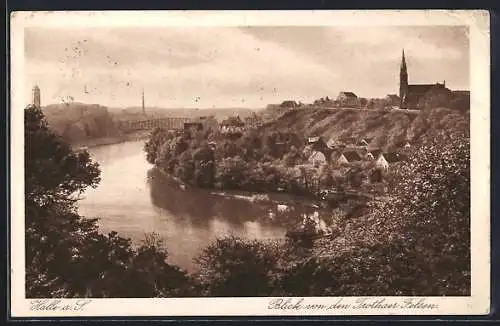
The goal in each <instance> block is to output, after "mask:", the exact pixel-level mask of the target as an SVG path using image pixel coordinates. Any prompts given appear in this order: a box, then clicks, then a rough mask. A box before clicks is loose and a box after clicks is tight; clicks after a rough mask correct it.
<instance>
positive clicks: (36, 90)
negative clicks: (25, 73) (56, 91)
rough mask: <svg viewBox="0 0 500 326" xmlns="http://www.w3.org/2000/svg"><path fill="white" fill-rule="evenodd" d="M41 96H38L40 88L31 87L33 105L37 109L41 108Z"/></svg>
mask: <svg viewBox="0 0 500 326" xmlns="http://www.w3.org/2000/svg"><path fill="white" fill-rule="evenodd" d="M40 98H41V96H40V88H39V87H38V85H35V86H34V87H33V103H32V104H33V105H34V106H35V107H37V108H41V105H40V104H41V99H40Z"/></svg>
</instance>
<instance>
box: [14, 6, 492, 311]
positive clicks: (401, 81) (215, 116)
mask: <svg viewBox="0 0 500 326" xmlns="http://www.w3.org/2000/svg"><path fill="white" fill-rule="evenodd" d="M10 36H11V43H10V45H11V57H10V63H11V70H10V73H11V80H12V83H11V93H10V94H11V97H10V99H11V102H10V103H11V105H10V130H11V133H10V145H11V147H10V148H11V152H10V153H11V157H10V159H11V160H10V171H11V174H10V177H11V186H10V206H11V210H10V219H9V226H10V232H11V233H10V236H11V242H10V267H11V269H10V270H11V274H10V307H11V316H12V317H68V316H70V317H71V316H74V317H84V316H162V317H174V316H307V315H460V314H463V315H465V314H474V315H485V314H488V313H489V309H490V248H489V247H490V203H489V198H490V190H489V189H490V186H489V185H490V178H489V176H490V173H489V172H490V163H489V162H490V146H489V143H490V132H489V126H490V94H489V90H490V64H489V63H490V40H489V38H490V32H489V13H488V12H487V11H445V10H439V11H438V10H421V11H396V10H392V11H380V10H379V11H369V10H365V11H362V10H359V11H150V12H141V11H135V12H134V11H128V12H125V11H116V12H113V11H110V12H14V13H12V15H11V34H10ZM23 121H24V122H23ZM23 134H24V137H23Z"/></svg>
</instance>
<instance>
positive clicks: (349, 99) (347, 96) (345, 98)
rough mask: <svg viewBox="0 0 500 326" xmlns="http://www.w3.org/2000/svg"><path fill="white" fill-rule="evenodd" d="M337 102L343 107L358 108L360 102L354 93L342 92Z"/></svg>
mask: <svg viewBox="0 0 500 326" xmlns="http://www.w3.org/2000/svg"><path fill="white" fill-rule="evenodd" d="M337 101H338V102H339V105H340V106H341V107H358V106H359V100H358V97H357V96H356V94H354V93H353V92H340V93H339V95H338V96H337Z"/></svg>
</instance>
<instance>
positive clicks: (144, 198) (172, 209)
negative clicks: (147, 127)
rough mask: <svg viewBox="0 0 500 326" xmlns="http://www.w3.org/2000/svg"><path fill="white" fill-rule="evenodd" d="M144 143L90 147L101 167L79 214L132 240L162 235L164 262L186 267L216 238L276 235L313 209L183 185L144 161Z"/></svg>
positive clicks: (105, 228) (188, 267)
mask: <svg viewBox="0 0 500 326" xmlns="http://www.w3.org/2000/svg"><path fill="white" fill-rule="evenodd" d="M142 148H143V142H142V141H136V142H127V143H122V144H115V145H108V146H103V147H99V148H95V149H91V150H90V154H91V156H92V158H93V159H94V160H96V161H97V162H99V164H100V168H101V178H102V180H101V183H100V184H99V187H97V188H96V189H91V190H88V191H87V192H86V193H85V198H84V199H83V200H82V201H81V202H80V205H79V209H80V213H81V214H83V215H85V216H87V217H99V218H100V222H99V223H100V227H101V229H102V231H104V232H109V231H111V230H115V231H117V232H118V233H119V234H121V235H122V236H126V237H130V238H132V239H133V240H134V241H136V242H137V241H140V240H142V239H143V237H144V234H145V233H148V232H156V233H158V234H159V235H160V236H162V237H163V239H164V240H165V243H166V245H167V248H168V252H169V260H170V261H171V262H172V263H175V264H178V265H179V266H181V267H183V268H186V269H188V270H189V269H191V268H192V259H193V258H194V257H195V256H197V255H198V254H199V253H200V250H201V249H203V248H204V247H206V246H207V245H209V244H210V243H211V242H212V241H213V240H214V239H215V238H216V237H220V236H224V235H230V234H232V235H236V236H240V237H244V238H257V239H281V238H283V237H284V235H285V233H286V230H287V229H288V228H290V227H292V226H294V225H297V224H298V223H301V221H302V216H303V214H311V213H312V212H313V211H314V210H317V209H314V208H311V207H310V206H306V205H300V204H293V205H290V204H287V205H286V206H285V205H278V203H277V202H273V201H266V202H252V201H251V200H247V199H244V198H245V197H244V196H242V197H239V198H234V197H231V196H221V195H218V194H214V193H212V192H211V191H209V190H204V189H192V188H185V189H182V188H181V187H180V186H179V184H178V183H177V182H176V181H174V180H172V179H171V178H169V177H166V176H165V175H163V174H162V173H161V172H160V171H158V170H157V169H155V168H153V167H152V166H151V165H150V164H148V163H147V162H146V160H145V154H144V152H143V150H142Z"/></svg>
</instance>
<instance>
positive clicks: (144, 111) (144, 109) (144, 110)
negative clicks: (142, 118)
mask: <svg viewBox="0 0 500 326" xmlns="http://www.w3.org/2000/svg"><path fill="white" fill-rule="evenodd" d="M141 98H142V114H144V115H146V107H145V106H144V89H142V97H141Z"/></svg>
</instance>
